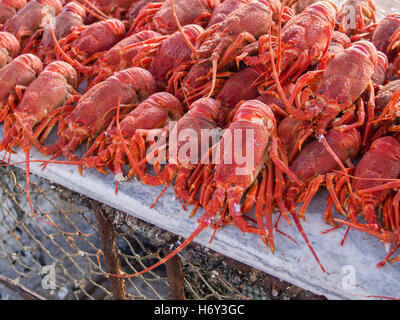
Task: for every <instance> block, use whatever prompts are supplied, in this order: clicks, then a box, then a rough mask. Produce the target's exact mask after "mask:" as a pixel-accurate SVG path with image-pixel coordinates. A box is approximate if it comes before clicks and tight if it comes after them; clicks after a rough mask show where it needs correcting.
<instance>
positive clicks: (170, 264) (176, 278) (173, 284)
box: [164, 250, 185, 300]
mask: <svg viewBox="0 0 400 320" xmlns="http://www.w3.org/2000/svg"><path fill="white" fill-rule="evenodd" d="M169 253H171V251H170V250H164V255H168V254H169ZM165 269H166V271H167V276H168V283H169V288H170V290H171V299H172V300H185V286H184V283H185V281H184V277H183V270H182V262H181V259H180V258H179V256H178V255H175V256H174V257H172V258H171V259H169V260H168V261H167V262H166V263H165Z"/></svg>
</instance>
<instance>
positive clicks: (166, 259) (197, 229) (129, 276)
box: [100, 224, 207, 278]
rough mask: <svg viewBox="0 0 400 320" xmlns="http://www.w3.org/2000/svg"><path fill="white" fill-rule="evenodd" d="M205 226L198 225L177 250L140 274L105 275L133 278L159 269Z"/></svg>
mask: <svg viewBox="0 0 400 320" xmlns="http://www.w3.org/2000/svg"><path fill="white" fill-rule="evenodd" d="M206 226H207V225H206V224H200V225H199V226H198V227H197V228H196V229H195V230H194V231H193V233H192V234H191V235H190V236H189V237H188V238H187V239H186V240H185V241H184V242H183V243H182V244H181V245H180V246H179V247H178V248H176V249H175V250H174V251H172V252H171V253H170V254H168V255H167V256H166V257H165V258H163V259H161V260H160V261H159V262H157V263H155V264H153V265H152V266H150V267H148V268H146V269H144V270H142V271H140V272H136V273H134V274H128V275H118V274H110V273H105V274H106V275H108V276H111V277H116V278H133V277H137V276H140V275H142V274H144V273H146V272H149V271H151V270H153V269H155V268H157V267H159V266H160V265H162V264H164V263H165V262H167V261H168V260H170V259H171V258H173V257H174V256H175V255H176V254H178V253H179V252H181V251H182V250H183V249H184V248H186V247H187V246H188V245H189V244H190V243H191V242H192V241H193V240H194V239H195V238H196V237H197V236H198V235H199V234H200V232H202V231H203V230H204V229H205V228H206ZM100 268H101V265H100Z"/></svg>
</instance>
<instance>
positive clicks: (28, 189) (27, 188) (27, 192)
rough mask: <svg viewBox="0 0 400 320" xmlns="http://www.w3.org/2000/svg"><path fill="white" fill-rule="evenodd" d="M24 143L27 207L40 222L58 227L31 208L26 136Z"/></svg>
mask: <svg viewBox="0 0 400 320" xmlns="http://www.w3.org/2000/svg"><path fill="white" fill-rule="evenodd" d="M24 144H25V148H24V149H25V165H26V168H25V174H26V197H27V199H28V203H29V207H30V209H31V212H32V214H33V216H34V217H35V218H36V219H38V220H39V221H41V222H43V223H45V224H47V225H49V226H52V227H56V228H59V227H60V226H59V225H55V224H54V223H52V222H47V221H45V220H43V219H41V218H40V217H39V216H38V215H37V214H36V213H35V210H34V209H33V206H32V201H31V192H30V167H29V150H30V146H29V140H28V138H25V141H24Z"/></svg>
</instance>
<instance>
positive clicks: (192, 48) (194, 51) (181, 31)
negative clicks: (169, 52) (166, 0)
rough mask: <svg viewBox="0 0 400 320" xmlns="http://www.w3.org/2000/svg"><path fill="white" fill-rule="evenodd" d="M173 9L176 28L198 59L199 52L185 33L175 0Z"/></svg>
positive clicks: (172, 2) (172, 4) (172, 5)
mask: <svg viewBox="0 0 400 320" xmlns="http://www.w3.org/2000/svg"><path fill="white" fill-rule="evenodd" d="M171 8H172V15H173V16H174V19H175V23H176V26H177V27H178V30H179V32H180V33H181V34H182V37H183V40H184V41H185V42H186V45H187V46H188V47H189V49H190V51H192V54H193V56H194V57H195V58H196V57H197V54H198V53H197V50H196V48H195V47H194V46H193V44H192V42H191V41H190V40H189V39H188V38H187V37H186V34H185V32H184V31H183V28H182V25H181V23H180V22H179V18H178V16H177V14H176V11H175V3H174V0H171Z"/></svg>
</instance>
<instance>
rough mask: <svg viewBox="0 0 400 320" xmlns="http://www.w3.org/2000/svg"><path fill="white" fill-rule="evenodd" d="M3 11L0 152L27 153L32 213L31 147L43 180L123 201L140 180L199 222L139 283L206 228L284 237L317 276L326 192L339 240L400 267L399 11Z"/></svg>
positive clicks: (293, 5)
mask: <svg viewBox="0 0 400 320" xmlns="http://www.w3.org/2000/svg"><path fill="white" fill-rule="evenodd" d="M0 12H1V13H2V14H1V15H0V18H1V22H0V23H2V32H1V33H0V46H1V48H0V64H1V65H0V67H1V69H0V82H1V84H2V85H1V86H0V99H1V104H0V105H1V107H0V120H1V121H2V122H3V121H4V138H3V139H2V140H1V141H0V149H1V150H2V151H4V157H3V161H6V160H7V155H9V156H8V161H9V157H10V155H11V153H12V152H13V151H14V149H15V148H17V147H19V148H21V149H22V150H24V152H25V154H26V161H25V164H26V176H27V195H28V199H29V203H31V202H30V195H29V164H30V162H32V161H35V160H31V159H30V158H29V151H30V148H31V147H32V146H34V147H35V148H36V149H38V150H39V151H40V152H41V153H43V154H44V155H47V156H52V157H51V159H50V160H38V161H40V162H42V165H43V169H45V167H46V165H47V164H49V163H57V164H59V165H64V164H65V165H76V166H77V167H78V170H79V171H80V173H81V174H84V171H85V170H88V169H90V168H95V169H97V170H98V171H100V172H102V173H104V174H107V173H110V172H111V173H112V174H114V175H115V180H116V192H117V191H118V190H117V183H118V182H119V181H122V180H126V179H129V178H130V177H132V176H133V177H136V178H138V179H140V180H141V181H142V182H143V183H144V184H148V185H154V186H160V185H165V186H166V188H167V187H168V186H170V185H173V188H174V191H175V193H176V196H177V198H178V199H179V201H180V203H181V205H182V207H183V208H184V209H186V207H187V206H188V205H192V206H193V211H192V215H195V214H196V212H197V210H198V208H200V207H202V208H204V211H203V213H202V214H201V216H200V218H199V219H198V226H197V228H196V229H195V231H194V232H193V234H192V235H191V236H190V237H189V238H188V239H186V241H185V242H183V243H182V244H181V245H180V246H179V247H178V248H177V249H176V250H175V251H173V252H172V253H171V254H170V255H168V256H167V257H165V258H164V259H163V260H162V261H160V262H159V263H157V264H156V265H153V266H152V267H150V268H147V269H146V270H143V271H141V272H140V273H144V272H146V271H148V270H151V269H153V268H155V267H157V266H159V265H160V264H162V263H163V262H165V261H166V260H167V259H169V258H170V257H172V256H173V255H175V254H177V253H178V252H179V251H180V250H182V249H183V248H184V247H185V246H186V245H187V244H189V243H190V242H191V241H192V240H193V239H194V238H195V237H196V236H197V235H198V234H199V233H200V232H201V231H202V230H204V229H206V228H208V227H211V228H213V229H214V230H215V232H216V231H217V230H218V229H220V228H222V227H223V226H226V225H233V226H236V227H238V228H239V229H240V230H241V231H242V232H243V233H253V234H256V235H257V236H259V237H261V239H262V241H263V242H264V243H265V245H266V246H267V247H269V248H270V249H271V250H272V251H274V250H275V243H274V233H275V232H278V226H279V223H288V224H290V225H291V224H292V223H294V224H295V226H296V227H297V229H298V231H299V232H300V233H301V235H302V237H303V238H304V241H305V243H306V244H307V245H308V247H309V248H310V250H311V252H312V254H313V255H314V257H315V259H316V260H317V262H318V263H319V265H320V266H321V269H322V270H324V268H323V265H322V263H321V262H320V260H319V259H318V255H317V253H316V252H315V251H314V249H313V247H312V245H311V243H310V242H309V241H308V238H307V235H306V234H305V232H304V230H303V228H302V221H301V220H305V215H306V212H307V207H308V205H309V203H310V201H311V200H312V199H313V198H314V196H315V195H316V193H317V192H318V190H319V189H320V187H321V186H325V187H326V188H327V190H328V191H329V198H328V200H327V209H326V211H325V216H324V218H325V221H326V223H328V224H331V225H332V226H333V229H331V230H330V231H333V230H335V229H337V228H340V227H345V228H347V230H348V231H349V230H350V229H356V230H360V231H362V232H365V233H368V234H370V235H372V236H374V237H377V238H378V239H380V240H381V241H382V242H384V243H387V244H390V245H392V246H393V247H392V250H391V252H390V253H389V254H388V255H387V256H386V258H385V259H383V261H382V262H380V263H379V266H383V265H385V263H387V262H388V261H390V262H396V261H399V260H400V257H397V258H395V257H394V256H395V254H396V253H398V252H397V250H398V249H399V247H400V212H399V202H400V192H398V190H399V188H400V180H399V178H400V135H399V132H400V123H399V120H400V119H399V117H400V112H399V111H400V109H399V107H400V80H398V79H400V49H399V48H400V13H399V14H391V15H389V16H387V17H386V18H384V19H383V20H382V21H381V22H379V23H378V22H377V20H376V6H375V3H374V1H373V0H347V1H346V2H345V3H344V5H343V7H342V8H340V10H339V9H338V8H337V7H336V6H335V5H334V4H332V3H331V2H329V1H310V0H308V1H306V0H303V1H302V0H291V1H282V2H281V1H279V0H213V1H212V0H191V1H187V0H165V1H162V0H157V1H151V0H72V1H63V0H30V1H25V0H0ZM82 88H84V89H82ZM55 127H56V128H55ZM53 129H54V130H57V135H58V139H57V141H56V142H55V143H54V144H48V143H46V141H47V138H48V136H49V134H50V132H51V131H53ZM84 144H86V145H87V148H86V150H85V151H84V152H83V153H82V152H81V150H82V147H81V146H82V145H84ZM60 156H64V157H65V158H66V159H64V160H63V159H61V160H57V159H56V158H58V157H60ZM357 163H358V164H357ZM164 190H165V189H164ZM133 196H134V195H133ZM154 205H155V203H154ZM333 208H335V209H336V211H337V212H338V213H337V216H336V218H335V217H334V214H333V212H332V209H333ZM31 210H32V213H33V214H35V213H34V210H33V208H32V205H31ZM335 214H336V213H335ZM281 217H283V220H284V221H285V222H281V221H280V220H281V219H280V218H281ZM37 218H38V219H40V220H41V221H43V222H45V223H48V224H51V225H54V224H53V222H52V221H51V220H50V222H49V221H46V220H47V219H50V218H49V217H47V219H45V218H41V217H39V216H37ZM321 218H322V217H321ZM346 234H347V233H346ZM343 240H344V239H343ZM324 271H325V270H324ZM136 275H137V274H136ZM129 276H135V275H129Z"/></svg>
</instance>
